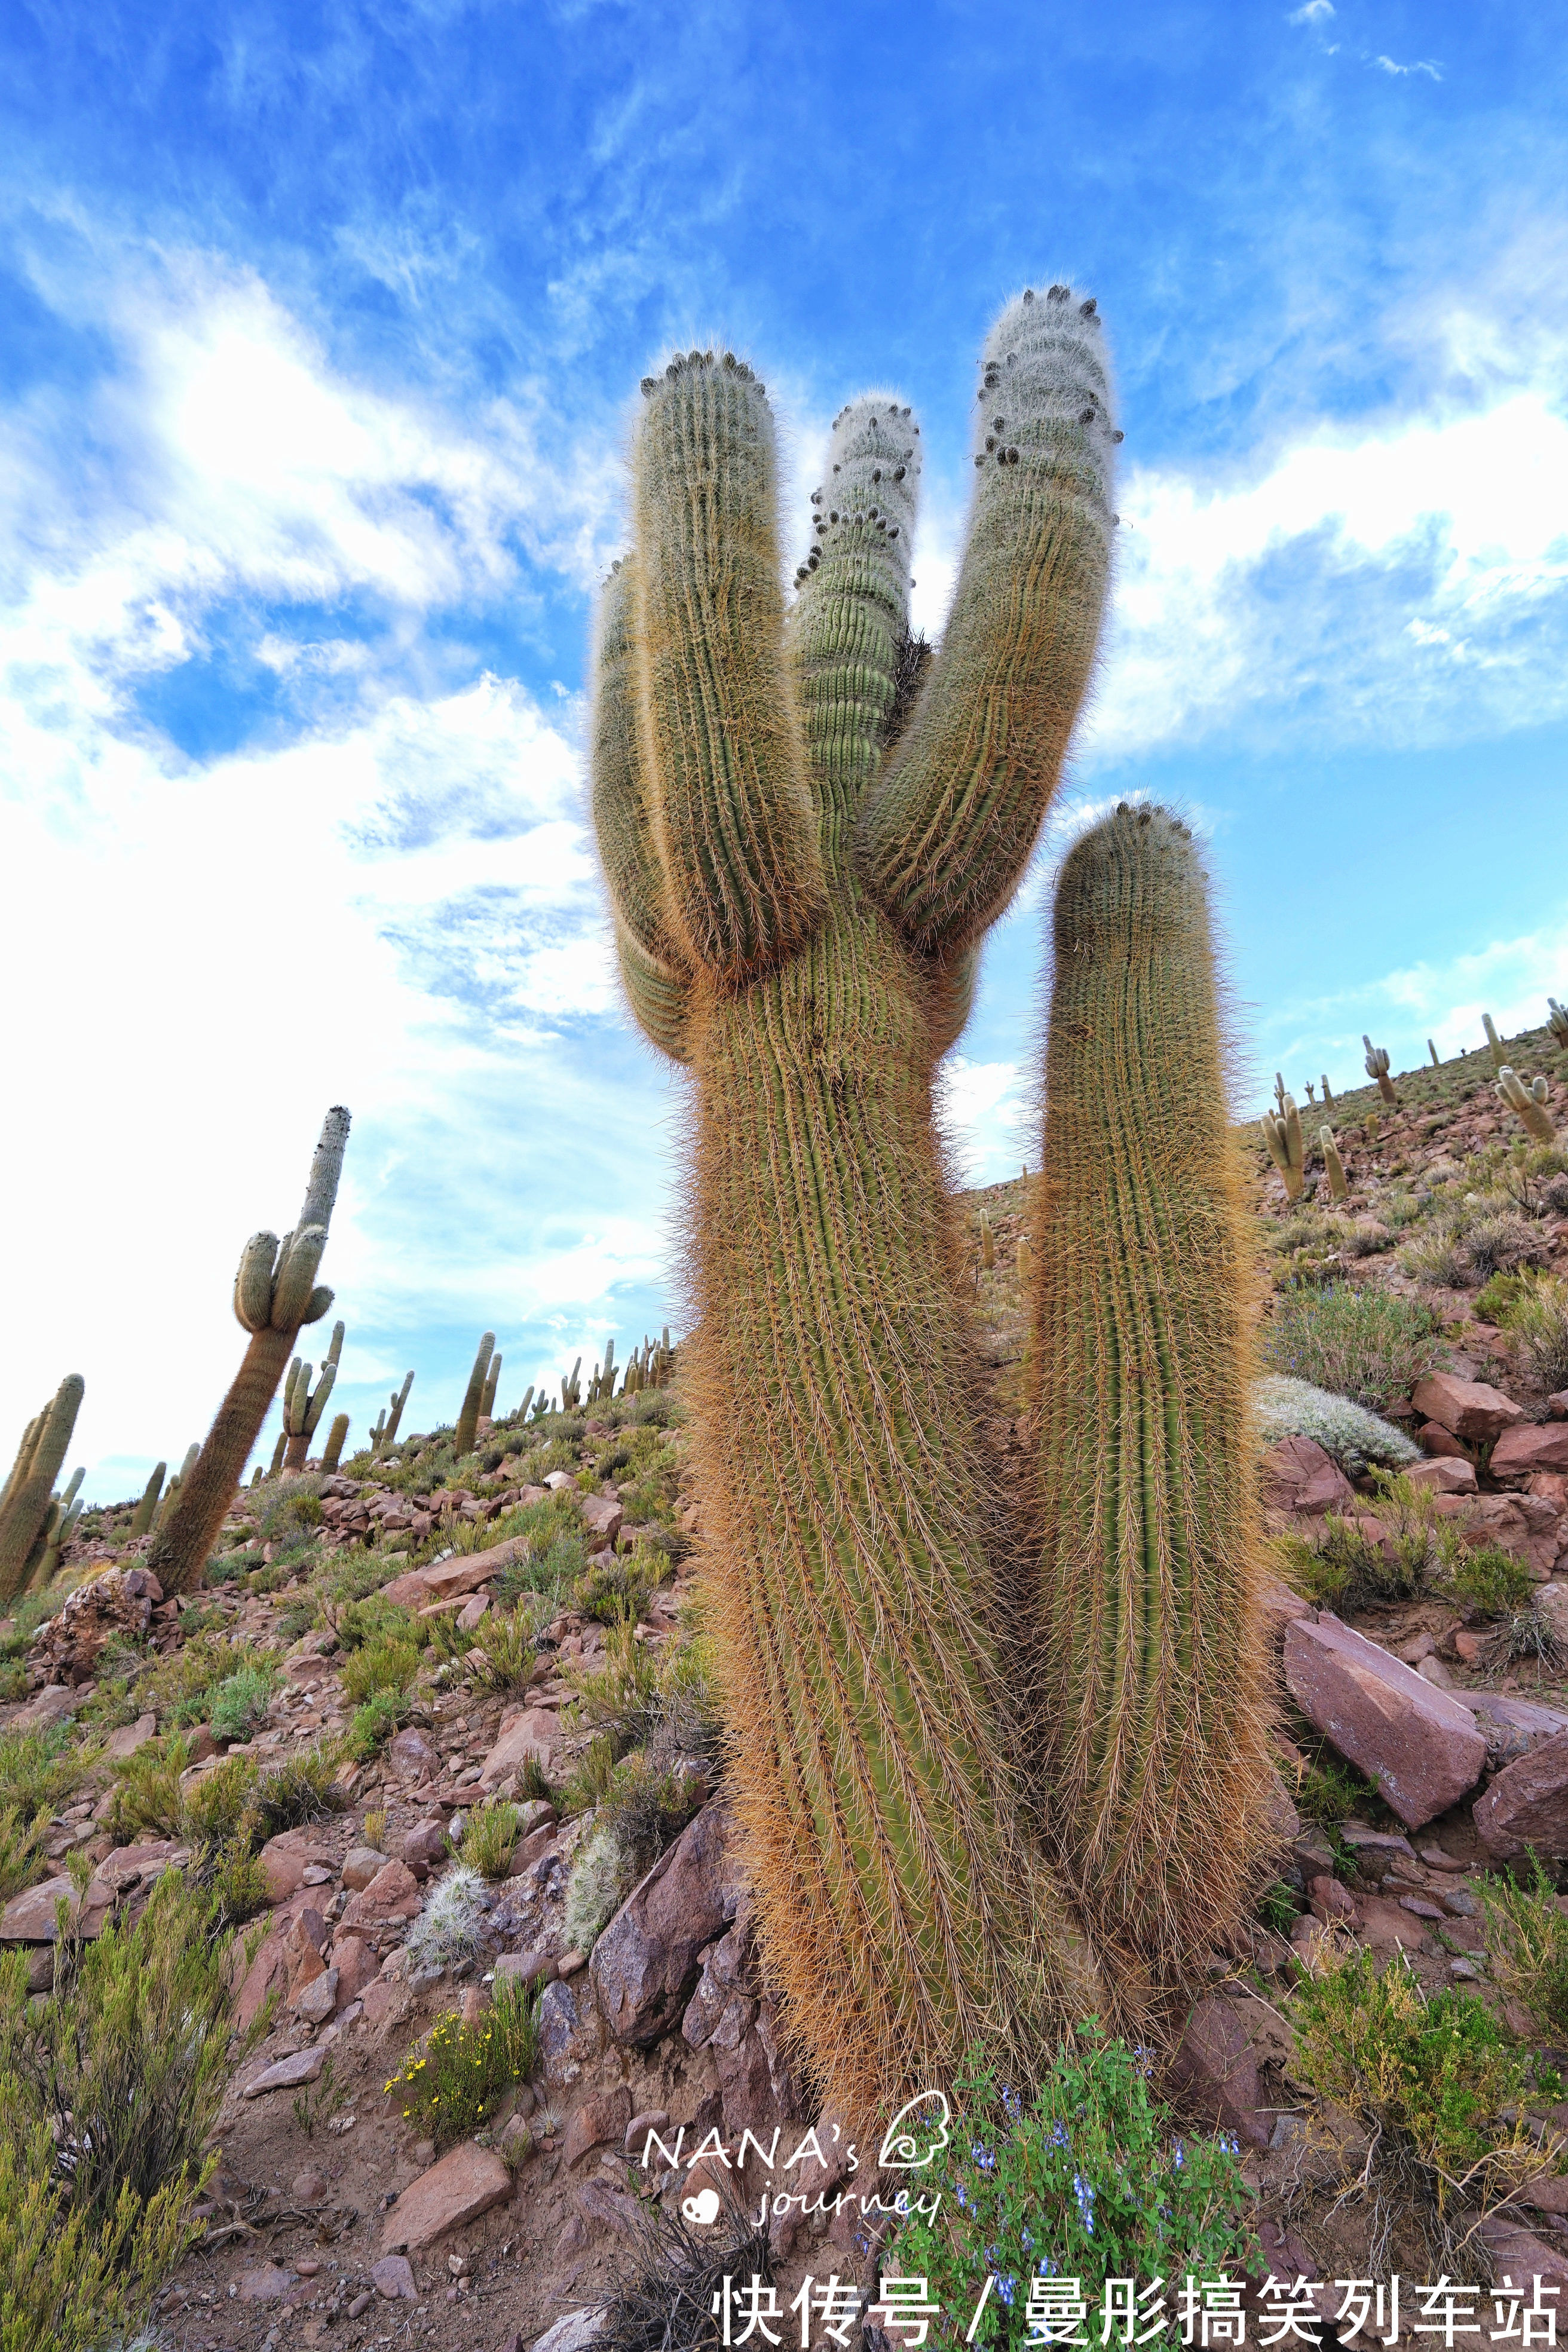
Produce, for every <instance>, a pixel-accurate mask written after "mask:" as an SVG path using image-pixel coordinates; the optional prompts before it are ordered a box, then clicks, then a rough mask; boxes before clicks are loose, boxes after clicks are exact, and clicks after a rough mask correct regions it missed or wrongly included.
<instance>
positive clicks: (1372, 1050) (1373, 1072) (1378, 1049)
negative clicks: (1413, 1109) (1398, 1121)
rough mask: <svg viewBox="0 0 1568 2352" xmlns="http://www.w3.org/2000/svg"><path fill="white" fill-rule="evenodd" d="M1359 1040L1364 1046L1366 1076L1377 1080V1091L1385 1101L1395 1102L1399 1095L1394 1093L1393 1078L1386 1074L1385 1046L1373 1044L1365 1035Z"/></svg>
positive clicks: (1386, 1053)
mask: <svg viewBox="0 0 1568 2352" xmlns="http://www.w3.org/2000/svg"><path fill="white" fill-rule="evenodd" d="M1361 1042H1362V1044H1363V1045H1364V1046H1365V1047H1366V1074H1367V1076H1368V1077H1369V1078H1375V1079H1376V1080H1377V1091H1378V1093H1379V1094H1380V1095H1381V1096H1382V1097H1383V1099H1384V1102H1385V1103H1397V1101H1398V1100H1399V1097H1398V1096H1397V1095H1396V1094H1395V1093H1394V1080H1393V1079H1392V1078H1391V1077H1390V1076H1389V1075H1388V1048H1387V1046H1386V1045H1373V1042H1372V1039H1371V1038H1370V1037H1367V1036H1363V1039H1362V1041H1361Z"/></svg>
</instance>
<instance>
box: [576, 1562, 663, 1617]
mask: <svg viewBox="0 0 1568 2352" xmlns="http://www.w3.org/2000/svg"><path fill="white" fill-rule="evenodd" d="M668 1573H669V1563H668V1560H667V1559H664V1558H663V1557H662V1556H661V1555H660V1554H658V1553H656V1552H650V1551H649V1550H648V1549H647V1548H646V1546H643V1545H638V1546H637V1549H635V1550H633V1551H630V1552H623V1553H620V1554H617V1556H616V1558H615V1559H606V1560H591V1561H590V1562H589V1564H588V1566H587V1568H586V1569H585V1570H584V1572H583V1574H582V1575H581V1576H580V1577H579V1578H578V1580H577V1589H576V1591H575V1592H574V1594H573V1601H574V1605H575V1607H576V1608H577V1610H578V1611H579V1612H581V1614H582V1615H583V1616H584V1617H595V1618H597V1619H598V1622H599V1623H600V1624H601V1625H615V1624H618V1623H619V1622H620V1620H621V1619H622V1618H623V1617H629V1618H631V1619H633V1620H634V1621H635V1620H636V1619H637V1618H638V1617H640V1616H641V1615H642V1612H643V1611H644V1610H645V1609H646V1608H647V1604H648V1602H649V1601H650V1600H651V1599H652V1598H653V1595H654V1593H655V1592H656V1591H658V1586H659V1584H660V1582H661V1580H663V1579H664V1578H665V1577H666V1576H668Z"/></svg>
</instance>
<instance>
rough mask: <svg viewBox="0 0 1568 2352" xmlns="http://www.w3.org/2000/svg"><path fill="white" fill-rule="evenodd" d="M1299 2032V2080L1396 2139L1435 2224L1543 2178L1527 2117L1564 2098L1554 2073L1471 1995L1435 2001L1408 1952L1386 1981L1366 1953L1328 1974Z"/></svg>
mask: <svg viewBox="0 0 1568 2352" xmlns="http://www.w3.org/2000/svg"><path fill="white" fill-rule="evenodd" d="M1295 2029H1296V2041H1297V2050H1296V2062H1295V2071H1296V2072H1297V2073H1298V2074H1300V2076H1301V2078H1302V2079H1303V2080H1304V2081H1305V2082H1306V2083H1308V2084H1310V2087H1311V2088H1312V2089H1313V2090H1314V2091H1315V2092H1316V2093H1317V2094H1318V2095H1319V2097H1320V2098H1323V2099H1331V2100H1332V2101H1334V2103H1335V2104H1336V2105H1339V2106H1342V2107H1343V2108H1344V2109H1345V2110H1346V2111H1347V2112H1348V2113H1349V2114H1350V2115H1351V2116H1353V2117H1354V2119H1355V2120H1356V2121H1357V2122H1358V2123H1359V2124H1361V2125H1362V2126H1363V2128H1364V2129H1366V2130H1368V2131H1375V2132H1377V2133H1378V2134H1380V2135H1383V2136H1385V2137H1387V2138H1389V2139H1391V2140H1392V2141H1393V2143H1394V2148H1395V2149H1396V2151H1397V2152H1398V2154H1399V2155H1400V2156H1402V2157H1403V2158H1404V2159H1405V2162H1406V2163H1407V2164H1408V2165H1409V2166H1410V2167H1412V2168H1414V2170H1415V2174H1416V2176H1417V2177H1418V2179H1419V2180H1420V2182H1421V2184H1422V2186H1423V2188H1424V2189H1425V2190H1426V2193H1427V2194H1428V2195H1429V2196H1430V2197H1431V2198H1432V2199H1433V2200H1435V2202H1436V2209H1437V2211H1438V2213H1439V2214H1442V2213H1443V2211H1444V2210H1445V2209H1446V2207H1447V2200H1448V2199H1449V2198H1450V2197H1451V2196H1452V2195H1454V2193H1455V2192H1456V2191H1457V2190H1459V2189H1462V2188H1463V2189H1468V2191H1469V2193H1471V2194H1472V2195H1474V2194H1476V2193H1478V2192H1480V2193H1488V2192H1496V2191H1497V2190H1499V2189H1506V2188H1507V2187H1509V2186H1510V2185H1516V2184H1517V2183H1518V2182H1519V2181H1521V2180H1522V2179H1525V2178H1527V2177H1528V2175H1529V2174H1530V2173H1531V2172H1538V2171H1540V2169H1541V2168H1542V2151H1541V2149H1540V2148H1539V2147H1537V2145H1536V2143H1535V2141H1534V2140H1533V2139H1532V2138H1531V2135H1530V2130H1529V2126H1528V2118H1527V2116H1525V2115H1524V2113H1523V2112H1522V2110H1523V2108H1524V2105H1525V2104H1526V2103H1527V2102H1528V2101H1529V2100H1531V2099H1554V2098H1560V2097H1561V2096H1562V2085H1561V2084H1560V2083H1559V2082H1558V2079H1557V2077H1556V2075H1555V2074H1552V2071H1551V2069H1550V2068H1549V2067H1547V2066H1546V2065H1545V2064H1544V2063H1543V2062H1542V2060H1541V2059H1540V2058H1539V2057H1538V2056H1537V2054H1536V2053H1534V2052H1532V2051H1529V2050H1525V2049H1522V2048H1521V2047H1520V2046H1519V2045H1518V2044H1517V2043H1516V2042H1514V2041H1513V2039H1512V2037H1511V2036H1510V2033H1509V2032H1508V2031H1507V2029H1506V2027H1504V2026H1503V2025H1501V2024H1500V2022H1499V2021H1498V2020H1497V2019H1496V2018H1495V2017H1494V2016H1493V2015H1492V2013H1491V2011H1490V2010H1489V2009H1488V2008H1487V2007H1486V2005H1485V2004H1484V2002H1482V2001H1479V2000H1476V1999H1475V1998H1474V1997H1473V1996H1472V1995H1470V1994H1468V1993H1461V1992H1455V1991H1451V1990H1447V1989H1445V1990H1442V1991H1439V1992H1436V1993H1434V1994H1432V1995H1431V1996H1430V1997H1428V1996H1427V1994H1426V1992H1425V1991H1424V1990H1423V1989H1422V1985H1421V1980H1420V1979H1419V1977H1417V1975H1416V1974H1415V1970H1414V1969H1413V1968H1412V1967H1411V1965H1410V1963H1409V1961H1408V1960H1407V1959H1406V1958H1405V1957H1404V1956H1403V1954H1402V1955H1401V1956H1400V1958H1398V1959H1397V1960H1395V1961H1394V1962H1392V1963H1390V1965H1389V1966H1388V1967H1387V1968H1386V1969H1384V1972H1383V1974H1382V1975H1381V1976H1380V1975H1379V1974H1378V1970H1377V1964H1376V1962H1375V1960H1374V1959H1373V1956H1372V1954H1371V1953H1370V1952H1364V1951H1360V1952H1356V1953H1354V1954H1353V1955H1352V1956H1351V1957H1350V1958H1343V1959H1336V1960H1334V1961H1332V1962H1331V1963H1329V1964H1328V1965H1327V1966H1324V1967H1323V1968H1321V1969H1320V1971H1319V1973H1318V1974H1317V1975H1315V1976H1314V1977H1312V1978H1310V1979H1309V1980H1308V1981H1307V1982H1306V1983H1305V1984H1304V1985H1302V1986H1301V1988H1300V1990H1299V1991H1298V1993H1297V1995H1296V2001H1295ZM1505 2110H1507V2111H1508V2112H1509V2114H1510V2115H1511V2116H1512V2117H1513V2118H1514V2119H1513V2120H1512V2121H1511V2122H1510V2121H1508V2120H1506V2119H1505V2114H1504V2111H1505Z"/></svg>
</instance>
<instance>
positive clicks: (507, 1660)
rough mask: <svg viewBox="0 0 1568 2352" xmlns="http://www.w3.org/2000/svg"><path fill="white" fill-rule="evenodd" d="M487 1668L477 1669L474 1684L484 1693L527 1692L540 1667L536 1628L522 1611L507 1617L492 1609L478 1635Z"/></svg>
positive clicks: (478, 1667)
mask: <svg viewBox="0 0 1568 2352" xmlns="http://www.w3.org/2000/svg"><path fill="white" fill-rule="evenodd" d="M479 1650H480V1652H481V1653H482V1654H483V1657H484V1664H482V1665H478V1666H476V1667H475V1668H474V1670H473V1673H474V1680H475V1682H476V1683H477V1684H478V1685H479V1687H480V1688H481V1689H484V1690H493V1691H503V1692H510V1691H525V1690H526V1689H527V1688H528V1686H529V1685H530V1683H531V1682H532V1680H533V1676H534V1671H535V1669H536V1667H537V1666H538V1664H539V1650H538V1647H537V1644H536V1643H535V1640H534V1633H533V1627H532V1626H531V1624H530V1623H529V1622H527V1621H526V1620H525V1618H524V1616H523V1614H522V1612H521V1610H515V1611H513V1612H512V1614H511V1615H510V1617H509V1616H505V1615H503V1614H502V1612H500V1610H499V1609H497V1608H495V1607H493V1606H492V1607H491V1608H490V1610H489V1612H488V1613H487V1615H486V1617H485V1620H484V1622H483V1624H482V1625H481V1626H480V1628H479Z"/></svg>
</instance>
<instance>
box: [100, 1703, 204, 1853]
mask: <svg viewBox="0 0 1568 2352" xmlns="http://www.w3.org/2000/svg"><path fill="white" fill-rule="evenodd" d="M190 1766H191V1744H190V1742H189V1740H188V1739H186V1738H184V1737H183V1736H182V1735H181V1734H180V1733H179V1732H177V1731H172V1732H170V1734H169V1735H168V1737H167V1738H164V1739H149V1740H148V1741H147V1742H146V1744H145V1745H144V1746H143V1747H141V1748H138V1749H137V1750H136V1753H135V1755H134V1756H127V1757H126V1758H125V1759H124V1760H123V1761H122V1762H121V1763H118V1764H116V1766H115V1767H114V1777H115V1780H116V1783H117V1786H116V1788H115V1790H114V1801H113V1804H112V1806H111V1807H110V1815H109V1826H110V1830H111V1831H112V1832H113V1833H114V1835H115V1836H116V1837H117V1838H119V1839H120V1840H121V1843H130V1842H131V1841H132V1840H134V1839H136V1838H138V1837H161V1838H172V1837H178V1836H179V1834H180V1824H181V1822H182V1820H183V1819H184V1799H183V1798H182V1796H181V1794H180V1775H181V1773H182V1772H186V1771H188V1770H189V1769H190Z"/></svg>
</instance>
